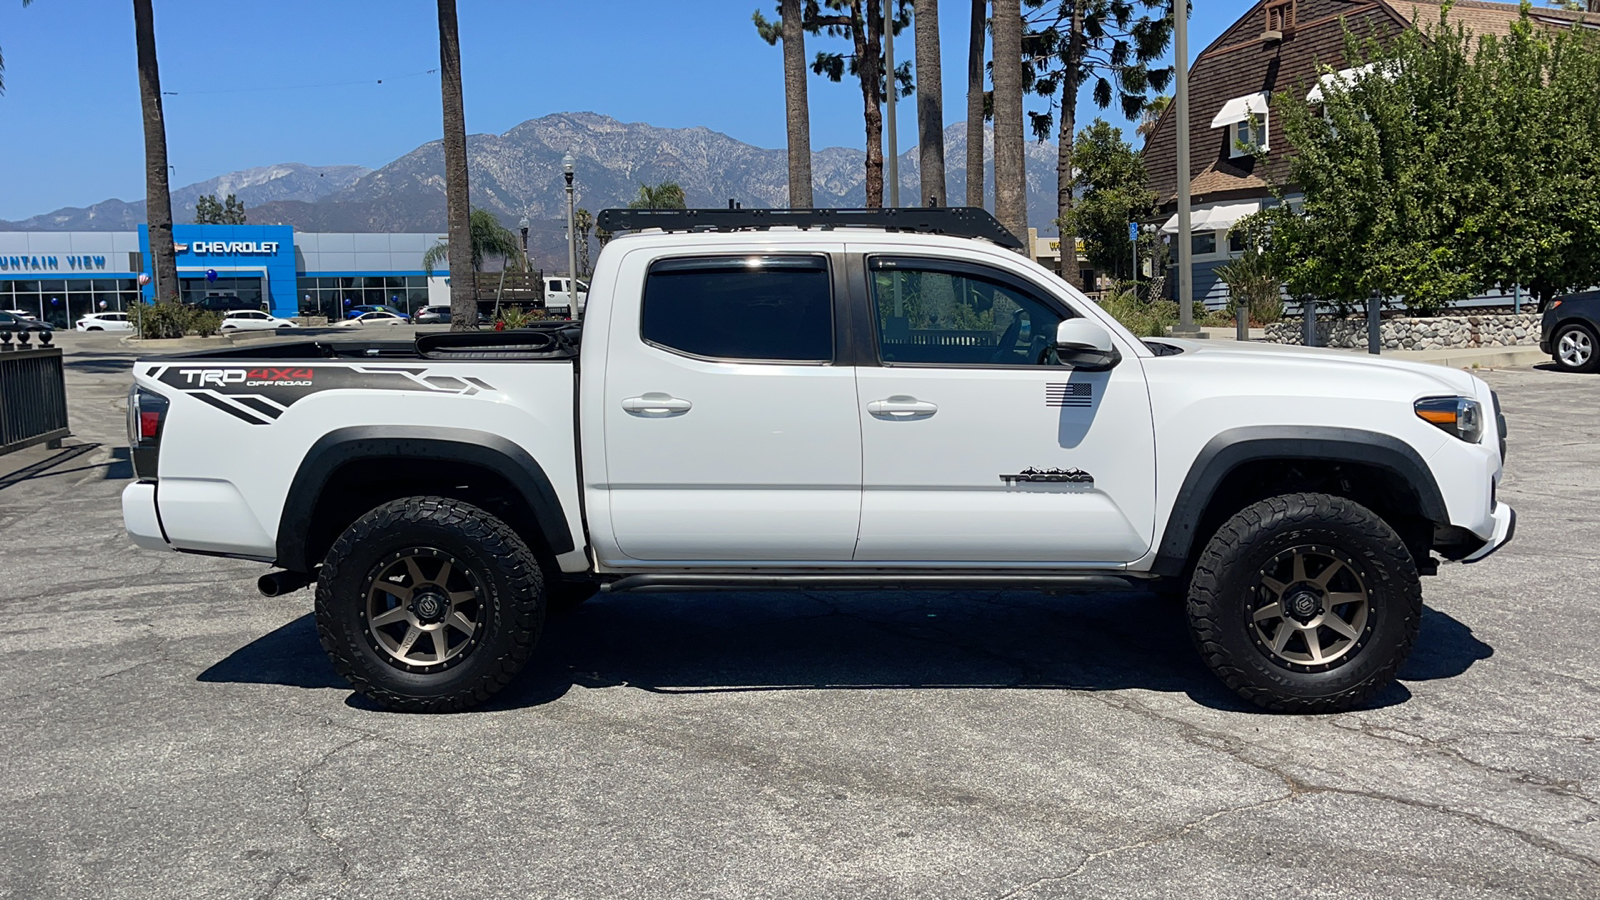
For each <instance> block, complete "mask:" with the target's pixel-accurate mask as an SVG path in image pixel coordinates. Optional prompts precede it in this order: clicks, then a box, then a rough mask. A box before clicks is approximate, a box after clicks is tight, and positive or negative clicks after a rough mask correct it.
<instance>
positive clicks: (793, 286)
mask: <svg viewBox="0 0 1600 900" xmlns="http://www.w3.org/2000/svg"><path fill="white" fill-rule="evenodd" d="M642 319H643V321H642V328H641V333H642V334H643V336H644V339H645V340H647V341H649V342H651V343H653V344H658V345H660V346H663V347H668V348H671V349H673V350H679V351H682V352H684V353H691V354H694V355H696V356H710V357H717V358H720V359H768V360H787V361H795V362H826V361H828V360H830V359H832V358H833V302H832V292H831V290H830V289H829V286H828V267H827V262H826V261H825V260H824V259H823V258H822V257H819V256H749V257H746V256H739V257H719V258H698V259H673V260H665V261H662V262H658V263H656V264H655V265H653V266H651V267H650V275H649V277H648V278H647V279H646V280H645V288H644V309H643V312H642Z"/></svg>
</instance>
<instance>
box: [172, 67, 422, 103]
mask: <svg viewBox="0 0 1600 900" xmlns="http://www.w3.org/2000/svg"><path fill="white" fill-rule="evenodd" d="M437 74H439V70H438V69H423V70H422V71H421V72H407V73H406V74H404V75H395V76H392V77H389V78H363V79H360V80H359V81H328V82H323V83H321V84H282V85H276V86H273V87H250V88H216V89H213V90H206V91H162V92H161V95H162V96H163V97H182V96H188V95H190V94H256V93H262V92H265V91H305V90H312V89H314V88H330V87H348V86H350V85H353V84H383V83H384V82H385V81H399V80H401V79H403V78H416V77H418V76H420V75H437Z"/></svg>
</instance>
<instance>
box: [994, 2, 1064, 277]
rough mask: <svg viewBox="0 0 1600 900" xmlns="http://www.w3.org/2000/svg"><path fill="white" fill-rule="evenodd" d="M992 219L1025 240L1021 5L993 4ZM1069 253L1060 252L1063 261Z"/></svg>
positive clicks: (1025, 194)
mask: <svg viewBox="0 0 1600 900" xmlns="http://www.w3.org/2000/svg"><path fill="white" fill-rule="evenodd" d="M991 30H992V32H993V34H994V51H993V54H992V56H993V58H994V215H995V218H997V219H999V220H1000V224H1001V225H1004V226H1005V227H1006V228H1007V229H1009V230H1010V231H1011V233H1012V234H1014V235H1016V237H1017V240H1019V241H1026V240H1027V238H1028V200H1027V192H1026V187H1027V183H1026V180H1027V173H1026V172H1025V171H1024V170H1023V165H1024V163H1023V154H1022V150H1023V134H1022V5H1021V2H1020V0H994V25H993V27H992V29H991ZM1068 252H1069V251H1066V250H1063V252H1062V256H1063V258H1065V257H1066V255H1067V253H1068Z"/></svg>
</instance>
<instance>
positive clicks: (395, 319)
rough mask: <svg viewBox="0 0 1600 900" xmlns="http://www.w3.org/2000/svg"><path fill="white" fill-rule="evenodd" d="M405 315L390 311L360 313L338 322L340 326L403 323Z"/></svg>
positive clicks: (404, 322)
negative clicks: (352, 317)
mask: <svg viewBox="0 0 1600 900" xmlns="http://www.w3.org/2000/svg"><path fill="white" fill-rule="evenodd" d="M404 324H406V317H405V316H397V315H395V314H394V313H391V312H369V313H362V314H361V315H359V316H356V317H355V318H354V319H346V320H344V321H343V322H340V323H339V326H340V327H341V328H352V327H364V326H368V325H404Z"/></svg>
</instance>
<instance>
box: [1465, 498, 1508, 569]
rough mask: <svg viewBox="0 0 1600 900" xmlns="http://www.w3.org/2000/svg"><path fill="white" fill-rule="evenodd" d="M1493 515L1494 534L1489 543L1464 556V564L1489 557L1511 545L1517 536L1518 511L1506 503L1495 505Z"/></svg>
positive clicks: (1491, 535)
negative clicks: (1512, 539)
mask: <svg viewBox="0 0 1600 900" xmlns="http://www.w3.org/2000/svg"><path fill="white" fill-rule="evenodd" d="M1491 515H1492V516H1493V517H1494V532H1493V533H1492V534H1490V536H1489V539H1488V540H1487V541H1484V542H1483V546H1482V547H1479V548H1478V549H1476V550H1474V551H1472V552H1471V553H1468V554H1467V555H1466V556H1463V557H1462V558H1461V561H1462V562H1464V563H1475V562H1477V561H1479V560H1481V559H1483V558H1485V557H1487V556H1488V555H1489V554H1491V553H1493V552H1495V551H1496V550H1499V549H1500V548H1501V547H1504V546H1505V545H1507V544H1509V543H1511V538H1512V537H1513V536H1515V535H1516V533H1517V511H1516V510H1514V509H1512V508H1511V507H1509V506H1507V505H1505V504H1504V503H1499V504H1496V505H1495V508H1494V512H1493V513H1492V514H1491Z"/></svg>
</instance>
